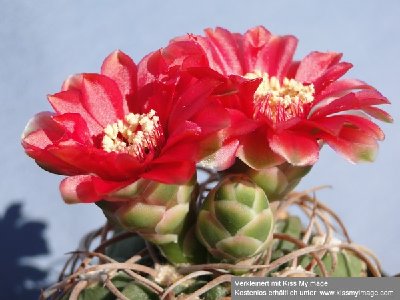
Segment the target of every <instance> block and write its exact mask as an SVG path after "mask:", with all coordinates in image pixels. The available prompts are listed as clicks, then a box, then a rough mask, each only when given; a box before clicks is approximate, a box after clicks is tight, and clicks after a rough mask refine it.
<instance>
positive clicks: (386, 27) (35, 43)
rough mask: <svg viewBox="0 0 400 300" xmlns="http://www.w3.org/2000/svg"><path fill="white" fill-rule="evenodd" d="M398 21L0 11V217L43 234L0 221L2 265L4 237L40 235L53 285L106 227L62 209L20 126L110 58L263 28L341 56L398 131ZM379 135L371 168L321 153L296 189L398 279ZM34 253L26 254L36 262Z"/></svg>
mask: <svg viewBox="0 0 400 300" xmlns="http://www.w3.org/2000/svg"><path fill="white" fill-rule="evenodd" d="M399 15H400V2H398V1H396V0H393V1H389V0H386V1H366V0H360V1H345V0H343V1H318V0H314V1H281V0H280V1H265V0H260V1H254V0H253V1H212V0H203V1H121V0H120V1H94V0H93V1H84V0H81V1H70V0H69V1H66V0H64V1H53V0H46V1H30V0H27V1H15V0H13V1H11V0H10V1H6V0H0V133H1V134H0V138H1V146H0V174H1V175H0V191H1V194H0V218H1V216H2V215H3V213H4V212H5V211H6V210H7V208H10V204H11V203H14V202H16V201H20V202H22V203H23V206H22V214H23V217H24V218H25V219H26V220H36V221H40V222H43V223H46V224H47V227H46V228H43V227H40V226H36V227H35V226H33V227H32V228H33V229H32V234H31V235H30V234H29V228H28V229H27V230H26V231H21V228H20V227H21V226H22V225H21V224H20V221H17V222H16V223H15V224H14V225H12V226H11V227H10V224H11V223H12V222H11V223H10V222H9V221H7V220H8V219H7V218H5V217H3V219H2V220H3V222H2V223H1V224H8V225H7V226H8V227H5V228H13V230H15V231H13V230H7V231H6V232H4V231H5V230H2V232H3V233H2V234H3V236H1V237H0V239H1V244H0V251H1V252H0V253H1V256H4V255H6V254H7V253H6V250H4V249H9V250H7V251H9V252H13V253H16V252H15V250H13V249H14V247H11V248H10V247H9V246H8V247H5V246H4V245H5V244H6V243H7V241H8V242H10V241H11V239H10V238H11V235H12V234H14V235H17V234H19V233H23V235H22V237H21V239H20V240H19V242H20V243H22V244H19V245H18V247H16V248H19V247H21V248H27V249H29V247H33V246H34V243H35V239H34V237H35V236H36V238H37V239H36V242H38V243H42V242H43V241H41V239H40V234H41V233H44V237H45V238H46V240H47V248H46V247H45V246H44V245H42V246H41V247H39V248H40V249H38V251H37V252H38V253H42V255H41V256H39V257H38V258H35V259H34V261H33V263H34V264H35V265H36V266H37V267H38V268H41V269H46V270H47V269H50V270H52V272H51V274H54V272H55V271H57V270H58V269H59V267H60V263H61V262H62V261H63V260H64V259H65V256H64V253H66V252H67V251H70V250H72V249H74V248H75V246H76V244H77V243H78V241H79V238H80V237H81V235H82V234H83V233H84V232H86V231H88V230H90V229H93V228H96V227H97V226H99V225H101V224H102V223H103V222H104V218H103V216H102V214H101V213H100V211H99V210H98V209H97V208H96V207H95V206H93V205H83V204H81V205H74V206H67V205H65V204H64V203H63V202H62V200H61V198H60V196H59V192H58V183H59V181H60V180H61V177H59V176H56V175H53V174H49V173H46V172H44V171H43V170H41V169H40V168H38V167H37V166H36V165H35V163H34V162H33V161H32V160H31V159H28V158H27V157H26V156H25V155H24V153H23V151H22V148H21V146H20V140H19V139H20V135H21V132H22V130H23V128H24V126H25V124H26V122H27V121H28V119H29V118H30V117H31V116H32V115H33V114H35V113H36V112H38V111H42V110H49V109H50V106H49V104H48V103H47V101H46V95H47V94H49V93H55V92H57V91H58V90H59V87H60V85H61V83H62V81H63V80H64V79H65V78H66V77H67V76H68V75H70V74H73V73H79V72H97V71H98V70H99V68H100V65H101V63H102V60H103V58H104V57H105V56H107V55H108V54H109V53H110V52H111V51H113V50H115V49H121V50H123V51H125V52H126V53H128V54H129V55H131V56H132V57H133V59H134V60H135V61H139V59H140V58H141V57H142V56H143V55H145V54H146V53H147V52H149V51H152V50H154V49H156V48H159V47H161V46H163V45H165V44H166V43H167V41H168V40H169V39H170V38H171V37H174V36H177V35H181V34H184V33H187V32H194V33H201V32H202V29H203V28H205V27H215V26H223V27H226V28H228V29H230V30H232V31H238V32H244V31H246V30H247V29H248V28H250V27H252V26H255V25H259V24H262V25H264V26H266V27H267V28H268V29H269V30H271V31H272V32H273V33H275V34H288V33H291V34H294V35H296V36H297V37H298V38H299V40H300V43H299V47H298V51H297V57H302V56H304V55H305V54H306V53H308V52H309V51H312V50H321V51H326V50H332V51H339V52H343V53H344V59H345V60H347V61H350V62H352V63H353V64H354V66H355V67H354V68H353V69H352V70H351V72H350V73H349V75H347V76H351V77H355V78H359V79H362V80H364V81H366V82H368V83H370V84H372V85H374V86H375V87H377V88H378V89H379V90H380V91H381V92H382V93H383V94H384V95H385V96H387V97H388V98H389V99H390V100H391V101H392V103H393V104H392V105H391V106H390V107H388V110H389V111H390V112H391V114H392V115H393V116H394V118H395V119H397V120H399V118H398V115H399V111H400V108H399V100H400V99H399V96H400V92H399V87H400V85H399V80H400V76H399V75H400V74H399V69H400V64H399V59H398V56H399V54H400V21H399ZM382 127H383V129H384V131H385V132H386V135H387V137H386V140H385V141H384V143H382V144H381V147H380V153H379V156H378V159H377V161H376V162H375V163H374V164H363V165H356V166H355V165H351V164H350V163H348V162H347V161H345V160H344V159H342V158H341V157H339V156H338V155H336V154H335V153H333V151H331V150H329V149H327V148H325V149H324V150H323V151H322V154H321V159H320V162H318V163H317V165H316V166H315V167H314V169H313V170H312V172H311V174H310V175H309V176H308V177H307V179H305V180H304V181H303V182H302V184H301V186H300V189H303V188H310V187H312V186H316V185H321V184H330V185H332V186H333V189H330V190H324V191H320V192H318V196H319V197H320V198H322V199H323V200H324V201H325V202H326V203H327V204H328V205H330V206H331V207H333V208H334V209H335V210H336V211H337V212H338V213H339V214H340V216H341V217H342V218H343V219H344V221H345V224H346V225H347V226H348V228H349V231H350V234H351V236H352V237H353V239H354V240H355V241H356V242H357V243H359V244H363V245H365V246H367V247H369V248H371V249H372V250H373V251H375V253H377V255H378V256H379V257H380V259H381V260H382V263H383V267H384V269H385V270H386V271H387V272H388V273H389V274H394V273H398V272H400V259H399V252H400V235H399V228H400V217H399V209H400V203H399V196H398V186H397V184H398V182H399V173H398V172H399V169H398V168H399V167H400V164H399V162H400V158H399V157H400V143H399V135H398V132H399V126H398V123H395V124H394V125H387V124H383V125H382ZM396 174H397V175H396ZM12 211H13V210H12V209H11V210H9V212H8V216H12V215H13V214H14V218H17V215H18V212H17V211H18V209H17V208H15V207H14V213H12ZM6 219H7V220H6ZM7 222H8V223H7ZM36 223H38V222H36ZM28 227H29V226H28ZM27 232H28V233H27ZM10 249H11V250H10ZM33 252H35V251H33ZM33 252H32V253H31V254H29V251H28V253H25V254H23V255H25V256H30V255H32V256H33V255H34V254H38V253H33ZM46 253H47V254H46ZM8 255H11V254H8ZM15 255H16V254H15ZM23 255H22V254H21V256H23ZM24 259H25V260H26V257H25V258H24ZM2 260H6V259H5V258H3V259H2ZM1 273H2V274H3V275H4V273H3V272H1ZM3 275H0V276H3Z"/></svg>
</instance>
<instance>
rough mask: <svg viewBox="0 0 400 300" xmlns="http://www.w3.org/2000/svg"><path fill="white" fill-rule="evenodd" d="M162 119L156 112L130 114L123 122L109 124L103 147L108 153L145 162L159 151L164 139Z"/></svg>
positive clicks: (105, 131) (105, 132)
mask: <svg viewBox="0 0 400 300" xmlns="http://www.w3.org/2000/svg"><path fill="white" fill-rule="evenodd" d="M159 121H160V119H159V117H158V116H157V115H156V112H155V111H154V110H150V112H148V113H147V114H134V113H130V114H128V115H126V116H125V118H124V119H123V120H118V121H117V122H115V123H113V124H108V125H107V127H106V128H105V129H104V137H103V141H102V146H103V149H104V151H106V152H119V153H128V154H131V155H133V156H135V157H137V158H138V159H139V160H143V159H144V158H145V157H146V155H147V154H148V153H149V152H150V151H154V150H157V149H158V148H159V147H160V143H161V142H162V139H163V131H162V128H161V125H160V122H159Z"/></svg>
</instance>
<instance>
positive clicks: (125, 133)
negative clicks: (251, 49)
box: [22, 51, 229, 203]
mask: <svg viewBox="0 0 400 300" xmlns="http://www.w3.org/2000/svg"><path fill="white" fill-rule="evenodd" d="M137 69H138V68H137V66H136V64H135V63H134V62H133V61H132V59H131V58H130V57H129V56H127V55H126V54H124V53H123V52H121V51H116V52H114V53H112V54H111V55H109V56H108V57H107V58H106V59H105V61H104V62H103V65H102V67H101V73H100V74H87V73H86V74H79V75H75V76H72V77H70V78H69V79H68V80H66V81H65V82H64V84H63V86H62V91H61V92H59V93H56V94H54V95H50V96H49V97H48V100H49V102H50V104H51V105H52V107H53V108H54V111H55V112H54V113H53V112H42V113H39V114H37V115H36V116H35V117H34V118H33V119H32V120H30V121H29V123H28V125H27V126H26V128H25V131H24V133H23V135H22V145H23V147H24V148H25V151H26V153H27V154H28V155H29V156H30V157H32V158H33V159H35V160H36V162H37V163H38V164H39V165H40V166H41V167H42V168H43V169H45V170H47V171H50V172H53V173H57V174H63V175H67V176H68V177H67V178H66V179H64V180H63V181H62V182H61V185H60V190H61V193H62V196H63V198H64V200H65V201H66V202H67V203H76V202H94V201H98V200H100V199H106V200H110V201H113V200H115V199H112V197H111V196H110V195H111V194H112V193H113V192H116V191H118V190H120V189H122V188H124V187H126V186H128V185H130V184H132V183H133V182H135V181H137V180H138V179H140V178H145V179H149V180H154V181H157V182H162V183H167V184H180V183H185V182H187V181H188V180H190V178H192V176H193V174H194V172H195V164H196V162H197V160H198V159H199V155H200V154H199V153H200V152H201V147H199V146H198V145H199V143H200V142H201V141H202V140H203V139H207V138H209V136H211V135H213V133H214V132H216V131H218V130H219V129H221V128H223V127H225V126H227V124H229V119H228V118H229V116H228V115H227V114H226V113H225V110H224V109H223V108H222V107H219V106H218V103H214V102H213V101H210V99H209V95H210V94H211V93H212V91H213V90H214V89H215V87H216V86H218V85H219V84H220V83H221V82H218V81H216V80H214V79H208V78H203V79H200V80H197V79H191V80H187V78H190V76H184V77H185V78H186V79H185V80H186V81H185V83H186V84H185V85H182V86H180V87H179V88H178V87H177V85H176V84H177V83H178V82H179V80H178V81H176V82H175V83H174V84H164V83H161V82H159V81H152V82H149V83H147V84H145V85H141V84H140V83H138V80H137V78H138V71H137ZM140 76H144V75H143V74H141V75H140ZM210 110H213V111H215V112H218V116H219V117H218V118H210V117H209V113H208V112H209V111H210ZM202 145H204V142H203V144H202ZM108 196H110V197H108ZM118 201H121V199H118Z"/></svg>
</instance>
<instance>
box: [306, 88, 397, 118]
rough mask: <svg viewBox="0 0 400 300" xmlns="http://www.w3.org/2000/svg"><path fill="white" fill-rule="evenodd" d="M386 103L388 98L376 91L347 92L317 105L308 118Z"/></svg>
mask: <svg viewBox="0 0 400 300" xmlns="http://www.w3.org/2000/svg"><path fill="white" fill-rule="evenodd" d="M388 103H390V102H389V100H387V98H385V97H384V96H382V95H381V94H380V93H379V92H378V91H376V90H363V91H360V92H357V93H349V94H347V95H345V96H343V97H340V98H337V99H334V100H332V101H331V102H330V103H328V104H326V105H324V106H320V107H318V108H317V109H315V110H314V112H313V113H312V114H311V116H310V118H311V119H312V118H317V117H322V116H327V115H331V114H334V113H338V112H342V111H347V110H353V109H364V108H367V107H369V106H371V105H378V104H388Z"/></svg>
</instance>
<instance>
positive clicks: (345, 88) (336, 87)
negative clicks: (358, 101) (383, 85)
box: [316, 78, 373, 101]
mask: <svg viewBox="0 0 400 300" xmlns="http://www.w3.org/2000/svg"><path fill="white" fill-rule="evenodd" d="M365 89H373V87H372V86H370V85H368V84H367V83H365V82H364V81H361V80H357V79H348V78H346V79H342V80H337V81H334V82H332V83H331V84H329V85H328V86H327V87H326V88H325V89H324V90H323V91H321V92H320V94H319V95H318V96H317V97H318V98H317V99H316V100H317V101H319V100H320V99H321V100H322V99H323V98H327V97H339V96H342V95H344V94H347V93H349V92H351V91H352V90H365Z"/></svg>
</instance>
